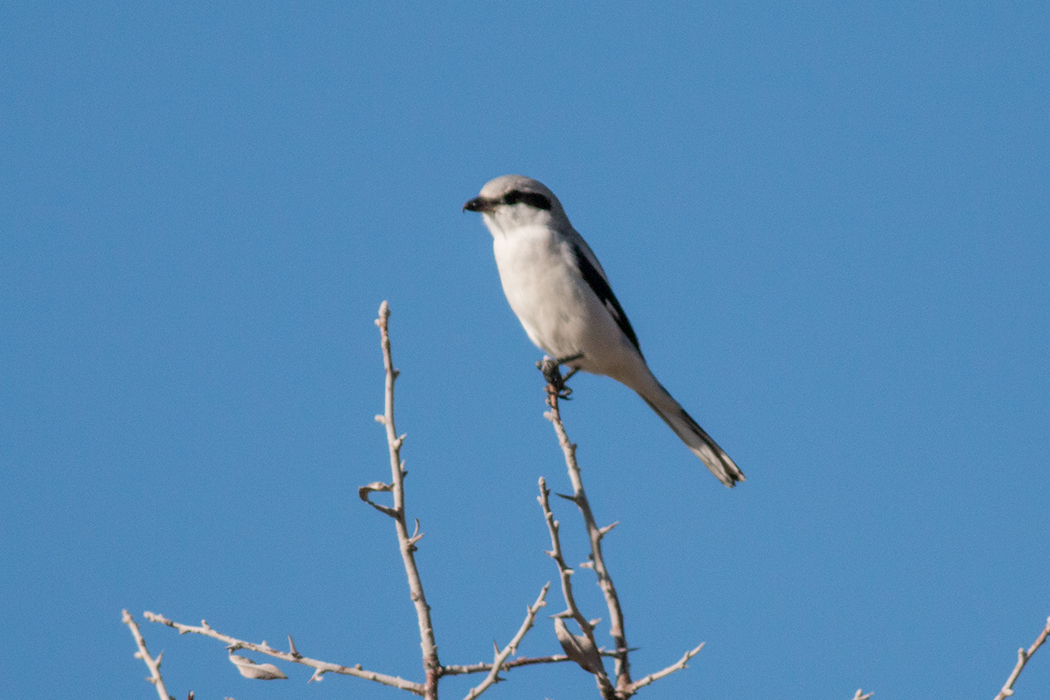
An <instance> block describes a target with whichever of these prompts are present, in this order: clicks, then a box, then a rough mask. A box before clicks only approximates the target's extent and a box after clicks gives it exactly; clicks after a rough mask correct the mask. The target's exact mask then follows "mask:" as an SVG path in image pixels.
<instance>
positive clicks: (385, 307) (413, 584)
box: [376, 301, 441, 700]
mask: <svg viewBox="0 0 1050 700" xmlns="http://www.w3.org/2000/svg"><path fill="white" fill-rule="evenodd" d="M389 320H390V305H389V304H387V303H386V302H385V301H384V302H383V303H382V304H380V305H379V318H377V319H376V325H377V326H379V333H380V338H381V343H382V346H383V366H384V368H385V369H386V400H385V407H384V411H383V415H382V416H376V420H377V421H379V422H380V423H382V424H383V425H384V426H386V440H387V445H388V446H389V448H390V471H391V475H392V482H391V484H390V486H391V490H392V491H393V494H394V508H393V512H392V513H389V515H390V516H391V517H393V518H394V527H395V528H396V529H397V541H398V543H399V545H400V548H401V558H402V559H403V560H404V563H405V574H406V575H407V576H408V587H409V591H410V593H411V598H412V602H413V604H415V606H416V617H417V619H418V622H419V637H420V644H421V646H422V649H423V668H424V669H425V670H426V681H425V682H424V686H423V690H424V692H423V697H425V698H426V699H427V700H437V683H438V679H439V678H440V677H441V661H440V660H439V659H438V648H437V642H436V641H435V639H434V626H433V624H432V623H431V621H430V606H429V605H427V599H426V596H425V595H424V594H423V581H422V579H420V577H419V568H418V567H417V566H416V557H415V551H416V544H415V543H416V542H417V541H419V538H420V537H422V535H419V534H418V532H417V533H416V534H415V535H409V534H408V522H407V520H406V518H405V482H404V479H405V463H404V462H403V461H401V445H402V444H404V442H405V436H404V435H401V436H400V437H399V436H398V434H397V430H396V428H395V427H394V381H395V380H396V379H397V375H398V374H399V372H398V370H396V369H394V359H393V356H392V354H391V351H390V332H389ZM417 531H418V527H417Z"/></svg>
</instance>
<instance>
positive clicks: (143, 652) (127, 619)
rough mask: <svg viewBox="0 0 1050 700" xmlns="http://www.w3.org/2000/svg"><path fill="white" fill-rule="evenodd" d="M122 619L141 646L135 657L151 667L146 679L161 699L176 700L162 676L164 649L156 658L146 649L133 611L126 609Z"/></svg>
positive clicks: (147, 666) (136, 642)
mask: <svg viewBox="0 0 1050 700" xmlns="http://www.w3.org/2000/svg"><path fill="white" fill-rule="evenodd" d="M121 619H122V621H123V623H124V624H125V625H127V626H128V629H130V630H131V634H132V636H134V637H135V644H137V645H138V647H139V650H138V651H137V652H135V658H136V659H142V661H143V663H145V664H146V668H148V669H149V673H150V675H149V678H147V679H146V680H147V681H149V682H150V683H152V684H153V685H154V687H155V688H156V689H157V695H159V696H160V700H175V698H173V697H172V696H170V695H168V689H167V688H165V687H164V679H163V678H161V677H160V660H161V657H163V656H164V652H163V651H162V652H160V653H159V654H157V658H155V659H154V658H153V657H152V656H150V655H149V651H148V650H147V649H146V640H145V639H143V637H142V633H141V632H139V626H138V624H137V623H136V622H135V618H133V617H132V616H131V613H129V612H128V611H127V610H125V611H124V615H123V617H122V618H121ZM191 696H192V694H191Z"/></svg>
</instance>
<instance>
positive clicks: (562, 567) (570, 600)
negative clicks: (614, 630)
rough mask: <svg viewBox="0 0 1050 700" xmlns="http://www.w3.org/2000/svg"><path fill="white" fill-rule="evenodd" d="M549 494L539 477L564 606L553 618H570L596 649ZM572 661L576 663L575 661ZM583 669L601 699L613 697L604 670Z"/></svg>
mask: <svg viewBox="0 0 1050 700" xmlns="http://www.w3.org/2000/svg"><path fill="white" fill-rule="evenodd" d="M550 493H551V492H550V489H548V488H547V480H546V479H544V478H543V477H542V476H541V477H540V495H539V498H538V500H539V502H540V507H541V508H542V509H543V517H544V519H545V520H546V521H547V530H548V531H549V532H550V535H551V549H550V551H549V552H547V554H548V555H549V556H550V558H551V559H553V560H554V562H555V563H556V564H557V565H558V574H559V576H560V578H561V592H562V596H563V597H564V598H565V605H566V610H565V612H561V613H558V614H557V615H556V616H555V617H559V618H564V617H571V618H572V619H574V620H575V621H576V624H578V625H579V626H580V631H582V632H583V634H584V637H586V638H587V640H588V643H589V646H590V648H592V649H597V647H598V644H597V642H595V640H594V626H593V625H592V624H591V623H590V621H589V620H588V619H587V618H586V617H584V616H583V613H582V612H580V609H579V607H577V605H576V599H575V598H574V597H573V595H572V574H573V571H572V569H570V568H569V566H568V564H566V563H565V557H564V556H562V551H561V538H560V537H559V536H558V529H559V527H560V524H559V523H558V521H557V520H555V519H554V513H553V512H552V511H551V505H550ZM562 648H563V649H565V644H564V643H563V644H562ZM565 651H566V656H568V657H569V658H573V655H572V654H570V653H569V649H565ZM573 660H574V661H576V659H573ZM577 662H578V661H577ZM584 668H585V670H587V671H589V672H591V673H594V676H595V680H596V681H597V683H598V689H599V690H600V692H601V694H602V697H603V698H612V697H615V694H616V691H615V688H613V685H612V681H610V680H609V676H608V674H607V673H606V672H605V669H604V668H593V667H591V664H587V666H584ZM595 671H597V673H595Z"/></svg>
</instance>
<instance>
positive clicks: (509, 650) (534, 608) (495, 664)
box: [464, 581, 551, 700]
mask: <svg viewBox="0 0 1050 700" xmlns="http://www.w3.org/2000/svg"><path fill="white" fill-rule="evenodd" d="M550 587H551V584H550V582H549V581H548V582H547V583H546V584H544V586H543V590H542V591H540V597H539V598H537V599H536V602H535V603H533V604H532V605H530V606H529V607H528V609H527V610H526V613H525V621H524V622H523V623H521V627H520V628H519V629H518V633H517V634H515V635H514V638H513V639H511V640H510V644H508V645H507V646H505V647H504V648H503V651H500V650H499V647H496V658H495V659H493V661H492V669H491V670H490V671H489V675H488V676H487V677H486V678H485V680H483V681H482V682H481V683H479V684H478V685H477V686H475V687H473V688H471V689H470V692H469V693H467V696H466V698H465V699H464V700H474V698H476V697H478V696H479V695H481V694H482V693H484V692H485V691H486V690H488V689H489V687H490V686H491V685H492V684H493V683H497V682H499V681H501V680H503V679H502V678H500V677H499V672H500V669H501V668H503V663H504V662H505V661H506V660H507V657H508V656H510V655H511V654H513V653H515V652H516V651H517V650H518V645H519V644H521V640H522V639H524V638H525V634H526V633H527V632H528V631H529V630H530V629H532V624H533V622H535V621H536V613H537V612H539V610H540V608H542V607H543V606H544V605H546V604H547V602H546V600H545V598H546V597H547V591H548V590H549V589H550Z"/></svg>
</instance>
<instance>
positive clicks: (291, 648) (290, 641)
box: [288, 635, 303, 659]
mask: <svg viewBox="0 0 1050 700" xmlns="http://www.w3.org/2000/svg"><path fill="white" fill-rule="evenodd" d="M288 653H289V654H291V655H292V656H294V657H295V658H297V659H301V658H302V656H303V655H302V654H300V653H299V650H298V649H296V648H295V640H293V639H292V635H288Z"/></svg>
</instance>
